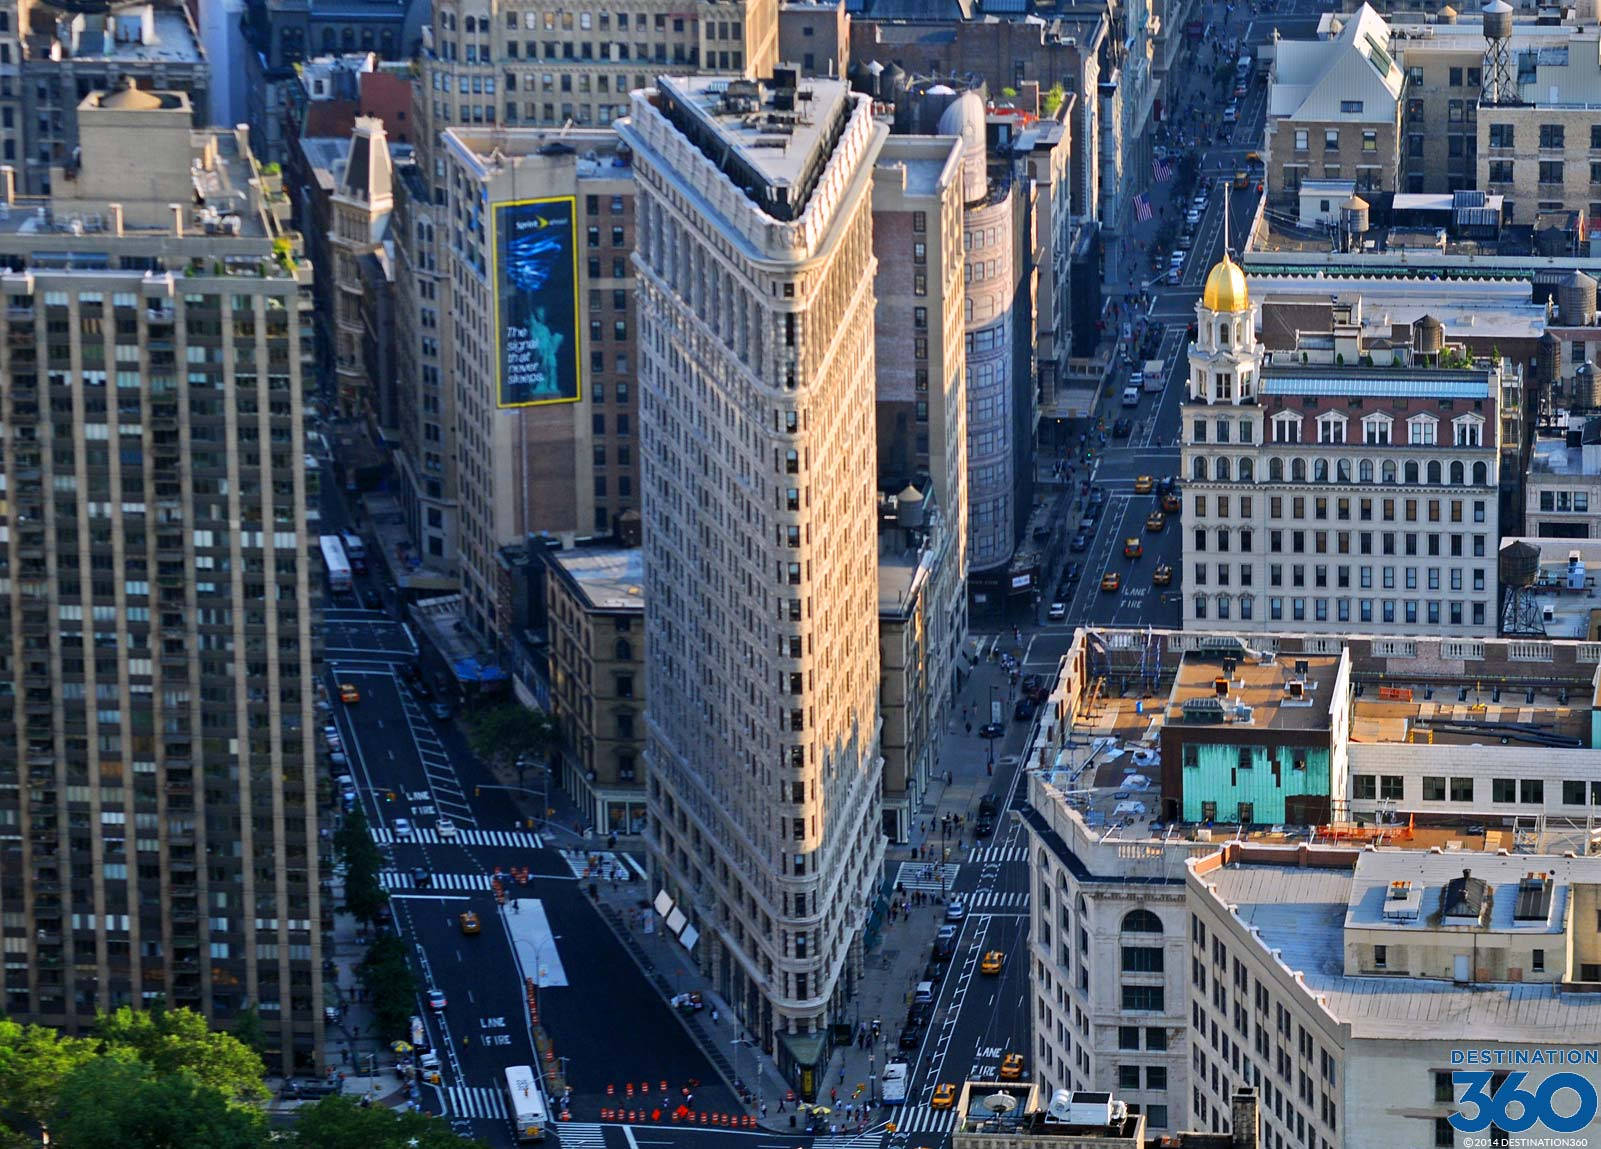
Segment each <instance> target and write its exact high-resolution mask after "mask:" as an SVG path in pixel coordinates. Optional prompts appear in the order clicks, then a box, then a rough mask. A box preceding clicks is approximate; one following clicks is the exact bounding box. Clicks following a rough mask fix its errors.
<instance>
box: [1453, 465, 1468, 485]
mask: <svg viewBox="0 0 1601 1149" xmlns="http://www.w3.org/2000/svg"><path fill="white" fill-rule="evenodd" d="M1464 475H1465V472H1464V471H1463V469H1462V460H1461V459H1457V460H1454V461H1453V462H1452V463H1451V482H1453V483H1454V484H1456V485H1457V486H1459V487H1460V486H1461V485H1462V483H1463V482H1464Z"/></svg>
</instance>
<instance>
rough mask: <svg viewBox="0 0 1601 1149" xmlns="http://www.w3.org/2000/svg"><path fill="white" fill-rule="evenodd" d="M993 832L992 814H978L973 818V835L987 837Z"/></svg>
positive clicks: (993, 821)
mask: <svg viewBox="0 0 1601 1149" xmlns="http://www.w3.org/2000/svg"><path fill="white" fill-rule="evenodd" d="M994 832H995V815H994V814H980V815H979V816H978V817H977V818H974V819H973V836H974V837H975V838H987V837H989V836H990V835H991V834H993V833H994Z"/></svg>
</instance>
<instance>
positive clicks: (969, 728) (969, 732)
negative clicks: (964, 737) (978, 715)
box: [967, 722, 973, 735]
mask: <svg viewBox="0 0 1601 1149" xmlns="http://www.w3.org/2000/svg"><path fill="white" fill-rule="evenodd" d="M967 733H968V734H969V735H971V734H972V733H973V724H972V723H971V722H969V723H968V724H967Z"/></svg>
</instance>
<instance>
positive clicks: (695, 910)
mask: <svg viewBox="0 0 1601 1149" xmlns="http://www.w3.org/2000/svg"><path fill="white" fill-rule="evenodd" d="M630 113H631V114H630V116H629V118H628V119H627V120H625V121H623V122H622V123H620V124H619V131H620V132H621V134H622V136H623V139H624V140H625V142H626V143H627V144H628V146H629V147H630V148H631V149H632V153H633V157H634V167H635V172H636V176H637V178H638V181H639V189H640V190H639V195H640V203H639V220H640V223H639V241H638V244H637V245H636V250H635V257H634V258H635V264H636V267H637V270H638V276H639V292H640V316H641V326H642V328H643V335H642V338H641V339H640V347H641V350H642V356H643V359H642V363H641V371H640V382H641V387H642V389H643V391H644V398H643V400H642V404H641V409H640V416H641V424H642V427H643V432H642V435H641V441H640V454H641V457H642V461H643V465H642V472H643V473H642V480H643V482H644V483H646V484H647V485H648V486H649V487H650V490H651V491H652V497H651V498H650V499H649V500H648V501H646V503H645V504H644V507H643V508H642V509H643V514H644V543H645V572H646V598H645V624H646V656H647V674H648V675H649V678H650V698H649V700H648V702H647V708H646V714H645V729H646V759H647V768H648V773H649V782H648V786H649V796H648V801H649V809H650V825H649V830H648V845H649V847H650V866H651V879H652V882H653V883H654V884H655V885H656V886H657V888H658V889H659V890H660V894H659V896H658V902H657V905H658V906H659V907H664V906H666V905H671V906H672V907H673V908H675V909H676V910H677V911H678V912H679V914H680V915H682V917H683V918H684V919H687V925H686V926H685V927H684V928H685V929H686V930H693V931H695V934H696V936H697V937H698V942H697V943H696V944H695V945H694V949H693V956H694V958H695V960H696V961H698V962H699V963H700V965H701V968H702V969H703V970H704V971H705V972H706V973H707V974H708V975H709V976H710V977H711V979H712V981H713V983H714V984H715V985H716V986H717V988H718V990H719V991H720V992H721V994H722V995H723V997H724V998H725V999H726V1000H727V1001H729V1002H730V1003H731V1005H732V1007H733V1009H734V1011H735V1012H736V1013H737V1014H738V1016H739V1018H740V1020H741V1021H742V1022H743V1023H744V1024H745V1025H747V1026H748V1027H749V1028H750V1030H751V1032H753V1033H754V1034H755V1035H756V1036H757V1039H758V1040H759V1041H760V1043H761V1044H762V1046H763V1047H764V1048H766V1049H768V1050H770V1051H772V1052H773V1053H774V1055H775V1057H776V1060H777V1063H778V1066H779V1068H780V1071H781V1072H782V1073H783V1074H784V1075H785V1076H786V1077H787V1078H789V1079H790V1080H791V1081H792V1082H795V1083H796V1084H797V1085H798V1086H799V1087H801V1088H802V1089H807V1088H808V1083H809V1088H810V1089H815V1088H817V1079H816V1076H815V1073H816V1070H817V1069H818V1068H819V1067H821V1066H823V1065H825V1064H826V1063H827V1060H828V1056H829V1050H830V1042H831V1040H832V1037H831V1035H832V1032H833V1031H832V1029H831V1028H830V1026H831V1023H833V1022H835V1021H839V1020H841V1019H844V1018H848V1017H849V1016H850V1015H849V1013H848V1012H847V1005H846V1003H847V1002H848V1001H849V1000H850V999H851V997H852V995H853V994H854V993H855V991H856V988H857V983H858V981H859V979H860V977H861V976H862V949H861V936H862V932H863V930H864V928H865V926H866V924H867V918H868V913H869V910H870V907H871V904H872V896H873V891H874V890H875V889H876V888H877V884H878V882H879V880H880V877H881V875H882V871H883V857H884V835H883V822H882V816H881V807H882V794H881V782H882V779H881V774H882V765H881V760H880V757H879V748H878V690H879V654H878V595H877V587H878V580H877V575H876V569H875V568H876V565H877V556H878V540H877V530H876V523H875V513H876V507H875V499H874V463H873V453H874V425H873V424H874V420H873V414H874V411H873V404H874V400H873V394H874V377H875V371H874V354H873V341H874V332H873V294H872V292H873V281H874V275H875V271H876V267H875V261H874V258H873V244H872V215H871V207H872V202H871V197H872V170H873V165H874V162H875V161H876V160H877V158H878V153H879V149H880V148H881V147H882V146H883V140H884V136H885V135H886V132H887V129H886V128H885V127H884V125H882V124H880V123H878V122H877V121H876V120H875V119H874V118H873V115H872V106H871V104H870V102H869V101H868V100H867V99H866V98H864V97H861V96H856V95H854V94H852V93H851V92H850V91H849V90H848V88H847V87H846V85H845V83H844V81H842V80H824V79H811V80H802V79H800V77H799V76H798V74H797V72H796V71H795V70H794V69H779V70H778V71H777V72H776V73H775V75H774V77H773V78H772V80H771V81H770V82H766V81H764V82H756V81H741V82H738V83H731V82H725V81H720V80H713V79H711V78H708V77H701V76H696V77H669V76H664V77H661V78H660V79H659V80H658V81H657V83H656V86H655V87H654V88H652V89H649V90H644V91H639V92H636V93H634V96H633V101H632V106H631V109H630ZM780 143H781V144H782V145H783V146H772V145H774V144H780ZM688 555H694V556H696V557H695V558H694V559H693V561H691V560H689V559H686V557H685V556H688ZM664 912H666V911H665V909H664ZM673 920H674V921H677V920H678V918H677V917H676V916H675V918H674V919H673ZM686 944H688V943H687V942H686Z"/></svg>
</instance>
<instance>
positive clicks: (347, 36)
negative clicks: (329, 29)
mask: <svg viewBox="0 0 1601 1149" xmlns="http://www.w3.org/2000/svg"><path fill="white" fill-rule="evenodd" d="M339 43H340V44H341V45H342V46H343V47H344V50H345V51H347V52H354V51H355V50H356V30H355V29H354V28H341V29H340V30H339Z"/></svg>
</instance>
